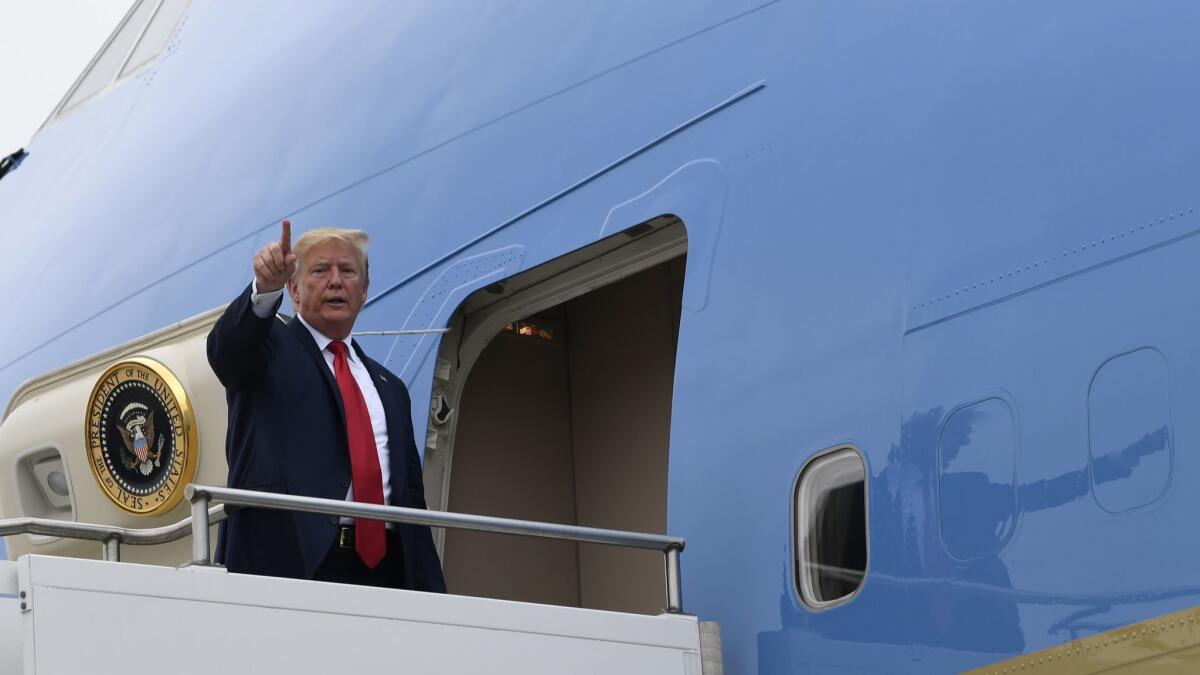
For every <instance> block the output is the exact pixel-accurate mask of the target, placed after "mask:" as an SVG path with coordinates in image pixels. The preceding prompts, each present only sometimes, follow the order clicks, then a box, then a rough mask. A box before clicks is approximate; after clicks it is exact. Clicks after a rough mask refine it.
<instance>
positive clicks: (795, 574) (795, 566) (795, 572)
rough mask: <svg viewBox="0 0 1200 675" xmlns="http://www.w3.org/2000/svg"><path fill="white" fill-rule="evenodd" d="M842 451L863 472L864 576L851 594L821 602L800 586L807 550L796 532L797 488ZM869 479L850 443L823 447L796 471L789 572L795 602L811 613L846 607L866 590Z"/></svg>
mask: <svg viewBox="0 0 1200 675" xmlns="http://www.w3.org/2000/svg"><path fill="white" fill-rule="evenodd" d="M842 452H851V453H853V454H854V455H855V456H856V457H857V458H858V461H859V462H861V463H862V470H863V535H864V538H865V542H864V547H863V549H864V560H863V574H862V580H861V581H860V582H859V583H858V586H857V587H855V589H854V590H853V591H851V592H850V593H848V594H846V595H844V596H842V597H840V598H836V599H834V600H828V601H820V600H817V599H815V598H809V597H807V595H806V594H805V592H804V589H803V588H802V587H801V583H800V573H801V569H800V560H801V558H800V556H801V554H802V553H803V552H804V551H806V550H807V547H805V548H804V550H802V549H801V541H800V531H799V525H800V522H801V520H800V487H801V483H802V481H803V480H804V478H805V475H806V474H807V473H808V472H809V470H810V469H811V468H812V467H813V465H814V464H816V463H817V462H818V461H820V460H822V459H825V458H827V457H829V456H831V455H835V454H838V453H842ZM870 476H871V469H870V465H869V464H868V463H867V456H866V454H865V453H863V452H862V450H860V449H859V448H858V447H857V446H855V445H854V444H852V443H839V444H837V445H834V446H831V447H828V448H825V449H824V450H821V451H819V452H816V453H813V455H812V456H811V457H809V458H808V459H807V460H805V461H804V464H802V465H801V466H800V470H799V471H798V472H796V477H795V479H793V480H792V493H791V494H792V497H791V500H790V511H791V513H790V514H789V518H788V523H789V525H790V527H791V534H790V539H791V543H792V547H791V564H790V567H791V569H792V591H793V592H794V593H795V596H796V599H797V600H799V602H800V604H801V605H802V606H804V607H805V608H807V609H808V610H810V611H813V612H821V611H825V610H827V609H832V608H834V607H839V606H841V605H845V604H846V603H849V602H851V601H853V600H854V598H856V597H858V594H859V593H861V592H862V589H863V587H865V586H866V585H867V577H868V576H869V575H870V571H871V508H870V502H871V495H870V489H869V486H868V482H869V480H870Z"/></svg>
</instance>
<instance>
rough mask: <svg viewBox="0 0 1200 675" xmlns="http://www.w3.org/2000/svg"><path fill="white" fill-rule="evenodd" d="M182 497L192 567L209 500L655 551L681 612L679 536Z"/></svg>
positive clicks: (202, 488)
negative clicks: (188, 510)
mask: <svg viewBox="0 0 1200 675" xmlns="http://www.w3.org/2000/svg"><path fill="white" fill-rule="evenodd" d="M184 495H185V496H186V497H187V498H188V500H189V501H191V503H192V522H193V527H192V562H191V564H192V565H197V566H200V565H208V564H210V563H209V562H208V560H209V541H208V528H207V527H206V526H204V525H202V523H203V522H204V514H205V513H206V512H207V511H208V505H209V501H211V500H215V501H220V502H223V503H225V504H227V505H232V506H250V507H257V508H264V509H276V510H281V511H300V512H304V513H320V514H324V515H330V516H345V517H350V518H367V519H370V520H382V521H385V522H389V523H407V524H409V525H428V526H431V527H448V528H452V529H461V530H475V531H478V532H497V533H501V534H515V535H521V536H527V537H542V538H546V539H565V540H569V541H579V542H585V543H590V544H607V545H610V546H623V547H627V548H641V549H651V550H656V551H660V552H662V553H663V555H664V557H665V567H666V583H667V611H668V612H670V613H674V614H679V613H682V612H683V590H682V584H681V580H680V569H679V554H680V552H681V551H683V546H684V540H683V539H682V538H681V537H671V536H667V535H661V534H644V533H641V532H625V531H621V530H605V529H600V528H595V527H580V526H578V525H559V524H556V523H541V522H537V521H530V520H514V519H511V518H495V517H492V516H477V515H469V514H465V513H449V512H446V511H426V510H424V509H410V508H404V507H400V506H382V505H378V504H362V503H359V502H347V501H342V500H338V499H318V498H316V497H302V496H297V495H284V494H278V493H274V492H253V491H250V490H238V489H234V488H221V487H212V486H207V485H195V484H190V485H188V486H187V488H186V490H185V491H184Z"/></svg>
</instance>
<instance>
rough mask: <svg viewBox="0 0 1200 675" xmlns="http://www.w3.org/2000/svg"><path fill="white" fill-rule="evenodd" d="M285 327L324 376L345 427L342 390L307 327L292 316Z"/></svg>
mask: <svg viewBox="0 0 1200 675" xmlns="http://www.w3.org/2000/svg"><path fill="white" fill-rule="evenodd" d="M287 327H288V330H290V331H292V335H294V336H295V337H296V340H297V341H299V342H300V345H301V347H303V349H304V351H306V352H308V355H309V356H310V357H311V358H312V360H313V362H314V363H315V365H316V367H317V372H319V373H321V376H322V377H323V378H324V380H325V385H326V386H328V387H329V393H330V395H332V396H333V400H334V402H335V403H337V411H338V420H339V422H340V423H341V425H342V428H343V429H345V428H346V409H345V408H344V407H343V405H342V392H341V390H340V389H338V386H337V380H335V379H333V373H332V372H330V370H329V364H327V363H325V356H324V355H322V354H321V351H320V350H319V349H317V343H316V341H315V340H313V336H312V334H311V333H309V332H308V329H307V328H305V327H304V324H303V323H300V321H299V320H298V319H296V318H295V317H293V318H292V320H291V322H289V323H288V325H287Z"/></svg>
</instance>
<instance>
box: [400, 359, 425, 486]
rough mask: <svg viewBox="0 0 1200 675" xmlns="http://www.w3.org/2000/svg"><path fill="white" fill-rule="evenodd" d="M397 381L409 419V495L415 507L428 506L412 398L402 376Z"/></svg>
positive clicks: (406, 453)
mask: <svg viewBox="0 0 1200 675" xmlns="http://www.w3.org/2000/svg"><path fill="white" fill-rule="evenodd" d="M396 382H398V383H399V384H400V386H399V387H397V389H399V390H400V402H401V405H402V406H403V409H404V415H405V419H406V420H408V421H409V422H408V437H407V438H405V439H404V442H405V445H406V446H408V450H407V452H405V453H404V460H405V469H407V471H406V473H405V476H406V477H407V478H408V486H407V487H408V496H409V500H410V502H411V503H410V506H412V507H414V508H420V509H424V508H428V507H427V506H426V505H425V477H424V474H423V472H422V471H421V456H420V455H419V454H417V443H416V434H415V432H414V429H413V427H412V400H411V399H410V398H409V396H408V387H406V386H404V383H403V382H401V380H400V378H396Z"/></svg>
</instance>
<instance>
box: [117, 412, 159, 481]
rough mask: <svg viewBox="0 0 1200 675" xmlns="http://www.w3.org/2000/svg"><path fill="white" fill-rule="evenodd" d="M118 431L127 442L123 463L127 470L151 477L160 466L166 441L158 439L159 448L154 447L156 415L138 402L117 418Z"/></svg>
mask: <svg viewBox="0 0 1200 675" xmlns="http://www.w3.org/2000/svg"><path fill="white" fill-rule="evenodd" d="M117 431H119V432H121V438H122V439H124V441H125V447H124V448H122V449H121V463H122V464H124V465H125V468H126V469H129V470H131V471H132V470H134V469H137V470H138V471H140V472H141V474H142V475H143V476H149V475H150V472H151V471H153V470H154V467H156V466H158V465H159V457H160V456H161V455H162V445H163V441H164V440H165V439H163V438H158V447H157V448H155V447H154V441H155V435H154V415H153V414H152V413H151V411H150V408H149V407H148V406H147V405H145V404H144V403H138V402H136V401H135V402H133V403H130V404H129V405H127V406H125V408H124V409H123V410H121V414H120V415H119V416H118V418H117Z"/></svg>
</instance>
